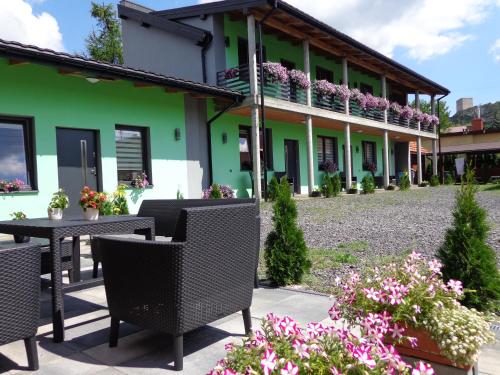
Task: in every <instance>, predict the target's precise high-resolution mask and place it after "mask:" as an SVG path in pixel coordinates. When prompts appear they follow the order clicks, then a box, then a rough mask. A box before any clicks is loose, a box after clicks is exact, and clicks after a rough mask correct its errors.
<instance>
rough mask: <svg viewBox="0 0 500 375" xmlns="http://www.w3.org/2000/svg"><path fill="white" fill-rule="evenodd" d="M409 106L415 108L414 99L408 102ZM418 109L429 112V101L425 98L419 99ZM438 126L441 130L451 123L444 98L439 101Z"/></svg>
mask: <svg viewBox="0 0 500 375" xmlns="http://www.w3.org/2000/svg"><path fill="white" fill-rule="evenodd" d="M410 106H412V107H413V108H415V101H412V102H411V103H410ZM420 109H421V110H422V112H425V113H431V103H430V102H428V101H426V100H421V101H420ZM436 111H437V103H436ZM438 117H439V127H440V129H441V132H442V131H443V130H446V129H448V128H449V127H450V126H451V125H452V124H451V120H450V117H451V116H450V109H449V108H448V105H447V104H446V102H445V101H444V100H441V101H439V114H438Z"/></svg>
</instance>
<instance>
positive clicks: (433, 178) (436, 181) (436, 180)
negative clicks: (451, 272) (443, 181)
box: [429, 174, 439, 186]
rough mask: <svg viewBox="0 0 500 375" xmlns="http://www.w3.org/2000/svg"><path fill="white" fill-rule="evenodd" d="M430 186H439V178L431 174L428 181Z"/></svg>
mask: <svg viewBox="0 0 500 375" xmlns="http://www.w3.org/2000/svg"><path fill="white" fill-rule="evenodd" d="M429 184H430V185H431V186H439V177H438V176H436V175H435V174H433V175H432V176H431V178H430V180H429Z"/></svg>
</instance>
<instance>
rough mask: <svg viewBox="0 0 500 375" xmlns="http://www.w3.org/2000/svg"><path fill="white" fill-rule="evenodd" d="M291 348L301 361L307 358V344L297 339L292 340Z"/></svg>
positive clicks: (308, 355)
mask: <svg viewBox="0 0 500 375" xmlns="http://www.w3.org/2000/svg"><path fill="white" fill-rule="evenodd" d="M292 347H293V348H294V349H295V352H296V353H297V354H298V355H299V357H300V358H301V359H304V358H309V357H310V354H309V347H308V346H307V344H306V343H305V342H304V341H302V340H299V339H295V340H293V343H292Z"/></svg>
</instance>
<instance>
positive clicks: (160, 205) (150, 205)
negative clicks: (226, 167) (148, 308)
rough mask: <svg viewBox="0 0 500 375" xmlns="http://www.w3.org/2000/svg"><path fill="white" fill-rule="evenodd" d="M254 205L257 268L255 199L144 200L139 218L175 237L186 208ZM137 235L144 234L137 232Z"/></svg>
mask: <svg viewBox="0 0 500 375" xmlns="http://www.w3.org/2000/svg"><path fill="white" fill-rule="evenodd" d="M249 203H251V204H253V205H254V207H255V215H254V216H255V225H256V226H257V235H256V237H255V241H256V243H255V247H256V248H257V258H256V267H257V265H258V259H259V255H258V252H259V250H260V216H259V205H258V204H257V203H256V200H255V199H252V198H248V199H148V200H143V201H142V203H141V207H140V208H139V212H138V213H137V216H142V217H154V218H155V234H156V236H164V237H173V235H174V232H175V227H176V224H177V220H178V218H179V215H180V213H181V210H182V209H184V208H190V207H209V206H223V205H228V204H230V205H233V204H249ZM136 234H143V233H140V232H136ZM95 238H96V237H94V238H93V239H92V240H91V250H92V260H93V261H94V270H93V277H94V278H96V277H97V275H98V270H99V263H100V262H101V255H100V251H99V248H98V246H97V243H96V241H95ZM254 284H255V287H256V288H257V287H258V277H257V268H256V269H255V283H254Z"/></svg>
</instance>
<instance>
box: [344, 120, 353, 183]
mask: <svg viewBox="0 0 500 375" xmlns="http://www.w3.org/2000/svg"><path fill="white" fill-rule="evenodd" d="M344 138H345V141H344V158H345V163H344V165H345V170H344V174H345V189H346V191H347V190H349V189H350V188H351V186H352V173H351V172H352V164H351V163H352V160H351V124H349V123H348V122H346V123H345V127H344Z"/></svg>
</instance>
